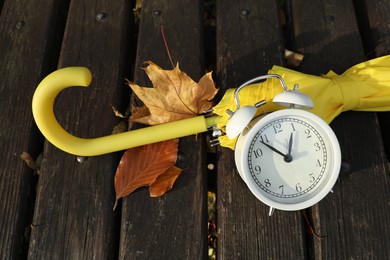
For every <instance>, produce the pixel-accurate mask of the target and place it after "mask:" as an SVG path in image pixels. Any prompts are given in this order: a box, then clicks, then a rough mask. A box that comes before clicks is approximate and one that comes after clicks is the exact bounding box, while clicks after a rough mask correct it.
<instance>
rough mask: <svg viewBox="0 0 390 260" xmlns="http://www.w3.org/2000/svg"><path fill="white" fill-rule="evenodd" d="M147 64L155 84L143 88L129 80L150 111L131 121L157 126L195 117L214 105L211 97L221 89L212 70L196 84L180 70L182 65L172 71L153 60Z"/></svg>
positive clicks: (148, 71) (148, 72)
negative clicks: (215, 81) (217, 87)
mask: <svg viewBox="0 0 390 260" xmlns="http://www.w3.org/2000/svg"><path fill="white" fill-rule="evenodd" d="M147 64H148V66H147V67H146V68H144V70H145V72H146V74H147V75H148V77H149V78H150V80H151V81H152V83H153V86H154V87H153V88H148V87H140V86H138V85H137V84H135V83H133V82H130V81H128V84H129V85H130V87H131V89H132V90H133V91H134V93H135V94H136V95H137V96H138V98H139V99H141V100H142V102H143V103H144V104H145V106H146V107H147V108H148V110H149V113H150V114H149V115H146V116H143V117H139V118H137V117H132V118H131V120H133V121H135V122H138V123H143V124H148V125H156V124H162V123H167V122H172V121H177V120H180V119H184V118H189V117H193V116H196V115H198V114H200V113H202V112H204V111H206V110H208V109H210V108H211V106H212V103H211V100H212V99H213V98H214V96H215V94H216V93H217V91H218V90H217V89H216V88H215V85H214V81H213V79H212V77H211V72H210V73H207V74H205V75H204V76H203V77H202V78H201V79H200V80H199V82H198V83H196V82H195V81H193V80H192V79H191V78H190V77H189V76H188V75H187V74H186V73H184V72H182V71H181V70H180V69H179V65H177V66H176V67H175V68H174V69H173V70H163V69H162V68H160V67H159V66H157V65H156V64H154V63H153V62H151V61H149V62H147Z"/></svg>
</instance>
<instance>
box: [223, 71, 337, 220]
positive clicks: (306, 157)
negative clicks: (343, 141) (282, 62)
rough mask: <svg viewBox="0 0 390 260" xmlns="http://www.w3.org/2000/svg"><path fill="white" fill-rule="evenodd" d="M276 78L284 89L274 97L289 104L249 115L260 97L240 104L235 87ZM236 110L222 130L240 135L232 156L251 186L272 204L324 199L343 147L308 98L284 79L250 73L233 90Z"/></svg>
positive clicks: (293, 206)
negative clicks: (252, 103)
mask: <svg viewBox="0 0 390 260" xmlns="http://www.w3.org/2000/svg"><path fill="white" fill-rule="evenodd" d="M270 77H274V78H277V79H279V81H280V83H281V85H282V87H283V89H284V92H281V93H280V94H278V95H276V96H275V97H274V99H273V102H274V103H277V104H279V105H287V106H289V107H290V108H286V109H282V110H277V111H275V112H272V113H269V114H267V115H265V116H260V117H257V118H255V119H253V116H254V115H255V113H256V110H257V107H258V106H261V105H262V104H264V102H259V103H257V104H255V105H254V106H244V107H240V102H239V100H238V92H239V91H240V90H241V89H242V88H243V87H245V86H246V85H248V84H250V83H253V82H255V81H258V80H262V79H266V78H270ZM234 97H235V101H236V105H237V110H236V112H235V113H232V112H231V111H228V113H229V114H230V115H231V118H230V119H229V121H228V123H227V125H226V133H227V135H228V137H229V138H235V137H236V136H237V135H238V139H237V143H236V147H235V162H236V166H237V169H238V172H239V173H240V175H241V177H242V179H243V180H244V182H245V183H246V184H247V186H248V187H249V189H250V191H251V192H252V193H253V194H254V195H255V196H256V197H257V198H258V199H259V200H260V201H262V202H263V203H265V204H266V205H268V206H270V215H271V214H272V212H273V209H279V210H287V211H293V210H301V209H305V208H308V207H311V206H312V205H314V204H316V203H317V202H319V201H320V200H322V199H323V198H324V197H325V196H326V195H327V194H328V193H329V192H330V191H331V190H332V188H333V186H334V184H335V182H336V180H337V178H338V176H339V172H340V166H341V152H340V145H339V142H338V140H337V138H336V135H335V134H334V132H333V131H332V129H331V128H330V127H329V125H328V124H327V123H326V122H325V121H323V120H322V119H321V118H320V117H318V116H316V115H315V114H313V113H310V112H308V111H306V110H301V109H297V108H312V107H313V102H312V100H311V99H310V98H309V97H308V96H306V95H304V94H303V93H301V92H299V91H298V90H297V86H294V89H293V90H289V89H288V88H287V86H286V85H285V83H284V81H283V79H282V78H281V77H280V76H279V75H276V74H269V75H265V76H261V77H257V78H255V79H252V80H250V81H248V82H246V83H244V84H243V85H241V86H240V87H239V88H237V89H236V91H235V93H234Z"/></svg>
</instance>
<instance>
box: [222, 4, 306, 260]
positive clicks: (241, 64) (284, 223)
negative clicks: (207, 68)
mask: <svg viewBox="0 0 390 260" xmlns="http://www.w3.org/2000/svg"><path fill="white" fill-rule="evenodd" d="M283 51H284V47H283V40H282V38H281V28H280V27H279V17H278V6H277V4H276V1H260V2H259V1H234V0H232V1H228V2H226V1H218V2H217V70H218V83H219V86H220V87H221V88H222V90H225V89H226V88H230V87H238V86H239V85H241V84H242V83H244V82H245V81H247V80H249V79H251V78H254V77H256V76H260V75H263V74H266V73H267V70H268V69H270V68H271V67H272V65H274V64H276V65H282V64H283V62H284V61H283ZM217 183H218V194H217V199H218V201H217V207H218V218H217V225H218V232H219V235H220V239H219V240H218V257H219V258H220V259H264V258H270V259H287V258H290V259H303V258H304V257H305V239H304V236H305V234H304V226H303V221H302V217H301V213H300V212H281V211H280V212H277V213H275V214H274V216H273V217H272V218H270V217H269V216H268V207H267V206H266V205H264V204H263V203H261V202H260V201H259V200H257V199H256V198H255V197H254V196H253V194H252V193H251V192H250V191H249V189H248V188H247V186H246V184H245V183H244V182H243V180H242V179H241V177H240V176H239V174H238V172H237V170H236V167H235V165H234V153H233V151H231V150H229V149H222V150H221V156H220V158H219V162H218V179H217Z"/></svg>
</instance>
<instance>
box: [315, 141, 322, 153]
mask: <svg viewBox="0 0 390 260" xmlns="http://www.w3.org/2000/svg"><path fill="white" fill-rule="evenodd" d="M314 147H315V148H316V152H318V151H319V150H321V146H320V144H319V143H315V144H314Z"/></svg>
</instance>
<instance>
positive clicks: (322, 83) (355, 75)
mask: <svg viewBox="0 0 390 260" xmlns="http://www.w3.org/2000/svg"><path fill="white" fill-rule="evenodd" d="M268 73H269V74H278V75H280V76H281V77H282V78H283V80H284V81H285V83H286V85H287V86H288V87H289V88H290V89H292V87H293V86H294V84H298V85H299V91H301V92H302V93H305V94H306V95H308V96H309V97H311V99H312V100H313V103H314V108H313V109H312V110H310V112H312V113H314V114H316V115H318V116H319V117H321V118H322V119H324V120H325V121H326V122H327V123H330V122H331V121H332V120H333V119H334V118H335V117H336V116H338V115H339V114H340V113H341V112H343V111H347V110H354V111H389V110H390V55H389V56H383V57H380V58H377V59H373V60H369V61H366V62H362V63H360V64H357V65H355V66H353V67H351V68H350V69H348V70H347V71H345V72H344V73H343V74H342V75H337V74H336V73H334V72H333V71H330V72H328V73H327V74H326V75H323V76H313V75H308V74H304V73H301V72H297V71H294V70H290V69H286V68H283V67H279V66H273V67H272V69H271V70H269V72H268ZM282 91H283V88H282V87H281V86H280V83H279V81H278V80H277V79H268V80H266V81H264V82H261V83H256V84H252V85H249V86H247V87H245V88H243V89H242V90H241V91H240V92H239V100H240V104H241V105H242V106H244V105H251V106H252V105H254V104H255V103H256V102H258V101H260V100H266V101H267V104H266V105H265V106H263V107H261V108H259V109H258V111H257V115H260V114H263V113H264V112H272V111H275V110H277V109H281V108H285V107H281V106H278V105H275V104H273V103H272V99H273V98H274V96H275V95H276V94H278V93H280V92H282ZM227 109H230V110H231V111H235V110H236V103H235V101H234V89H229V90H227V91H226V93H225V95H224V96H223V98H222V100H221V102H220V103H218V104H217V105H216V106H215V107H214V113H215V114H217V115H220V116H222V118H221V119H220V120H219V121H218V127H219V128H221V129H222V130H224V128H225V126H226V123H227V121H228V119H229V115H228V114H227V113H226V110H227ZM219 140H220V143H221V146H224V147H229V148H231V149H234V146H235V143H236V139H233V140H230V139H229V138H228V137H227V136H221V137H220V138H219Z"/></svg>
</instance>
